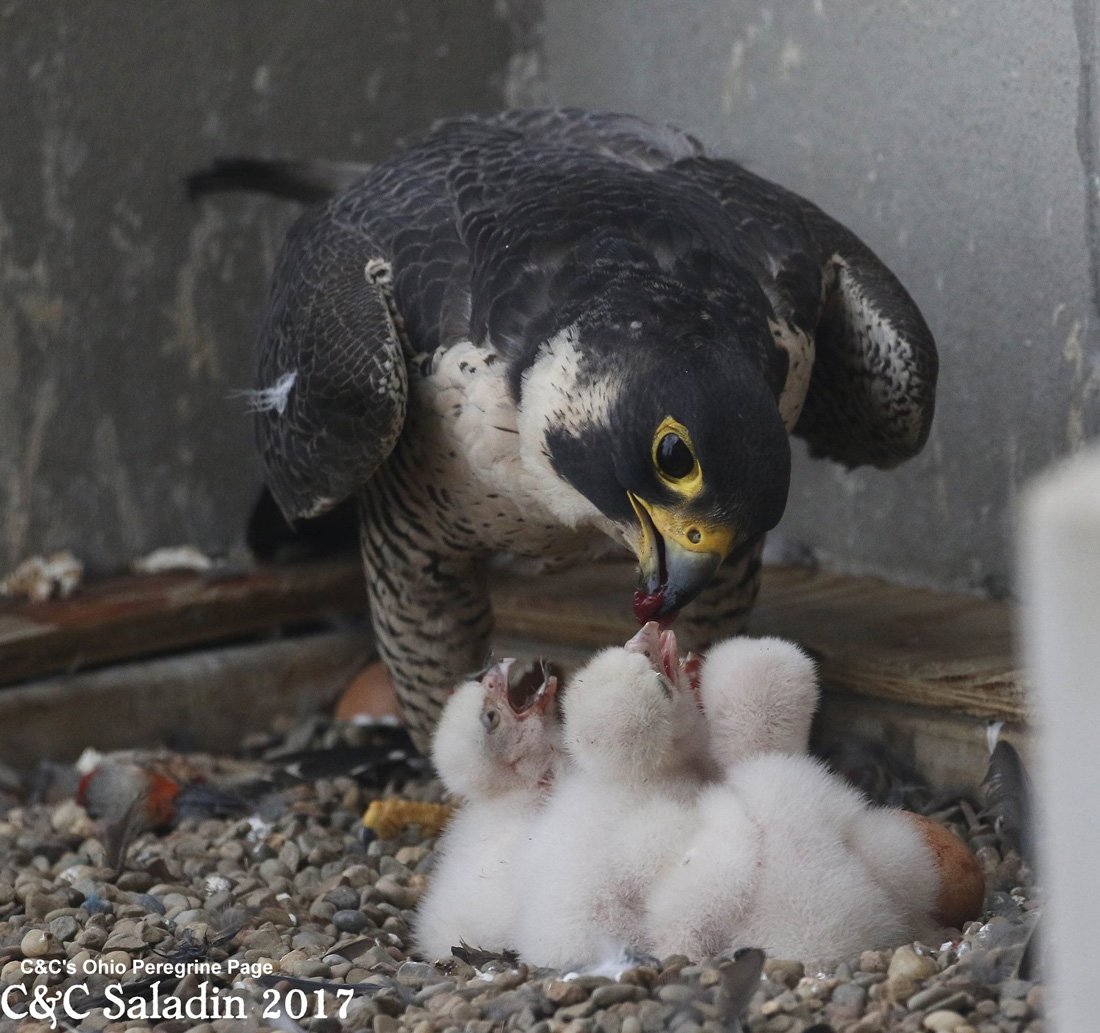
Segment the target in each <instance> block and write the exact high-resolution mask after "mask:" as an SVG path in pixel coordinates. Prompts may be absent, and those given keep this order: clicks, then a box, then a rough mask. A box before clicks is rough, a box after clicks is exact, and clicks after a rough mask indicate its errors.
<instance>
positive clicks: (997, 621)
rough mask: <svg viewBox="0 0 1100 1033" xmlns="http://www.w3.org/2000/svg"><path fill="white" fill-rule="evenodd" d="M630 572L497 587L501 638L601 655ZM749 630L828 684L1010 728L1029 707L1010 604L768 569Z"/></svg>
mask: <svg viewBox="0 0 1100 1033" xmlns="http://www.w3.org/2000/svg"><path fill="white" fill-rule="evenodd" d="M632 584H633V573H632V570H631V568H630V567H629V566H628V565H626V564H603V565H598V566H591V567H588V568H586V569H584V570H581V571H570V572H569V573H567V574H559V575H553V576H549V577H544V578H539V579H538V580H537V581H533V580H531V579H522V578H517V577H504V578H502V579H501V580H500V581H499V582H498V584H497V587H496V591H495V593H494V595H495V599H496V612H497V623H498V627H499V629H500V632H501V633H502V634H510V635H517V636H521V637H526V638H532V639H537V640H540V641H545V642H550V643H554V642H557V643H562V644H566V645H574V646H589V647H595V646H600V645H607V644H608V643H611V642H621V641H623V639H624V637H625V636H626V635H628V634H630V633H631V629H632V627H633V626H634V625H633V621H632V619H631V617H630V613H629V600H630V588H631V586H632ZM750 631H751V633H752V634H755V635H779V636H782V637H783V638H789V639H793V640H794V641H796V642H799V643H801V644H802V645H803V646H805V647H806V648H807V649H809V650H810V651H811V652H813V653H814V655H815V656H816V657H817V658H818V660H819V662H820V664H821V676H822V680H823V682H824V683H825V684H826V685H827V686H829V687H832V688H834V689H839V690H842V691H844V692H847V693H850V694H855V695H860V696H866V697H869V698H872V699H884V700H892V701H894V702H898V703H904V704H915V705H918V706H923V707H931V708H935V709H939V710H944V711H949V712H952V713H956V714H966V715H969V716H972V717H978V718H993V719H998V720H1005V721H1011V722H1022V721H1025V720H1026V718H1027V716H1028V704H1027V698H1026V693H1025V691H1024V687H1023V679H1022V677H1021V675H1020V672H1019V670H1018V668H1017V665H1016V662H1015V648H1014V645H1013V611H1012V608H1011V607H1010V606H1008V605H1007V604H1005V603H999V602H992V601H990V600H987V599H979V598H977V597H974V596H967V595H957V594H951V593H945V592H931V591H925V590H921V589H914V588H905V587H902V586H898V585H892V584H888V583H887V582H884V581H879V580H877V579H874V578H866V577H852V576H849V575H842V574H830V573H826V572H822V571H815V570H809V569H806V568H797V567H767V568H765V572H764V582H763V587H762V589H761V593H760V599H759V601H758V603H757V606H756V610H755V611H754V613H753V617H752V623H751V628H750Z"/></svg>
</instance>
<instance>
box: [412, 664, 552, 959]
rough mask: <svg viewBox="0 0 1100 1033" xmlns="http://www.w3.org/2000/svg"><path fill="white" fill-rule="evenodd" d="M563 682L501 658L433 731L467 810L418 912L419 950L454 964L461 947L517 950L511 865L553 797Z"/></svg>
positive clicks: (455, 700)
mask: <svg viewBox="0 0 1100 1033" xmlns="http://www.w3.org/2000/svg"><path fill="white" fill-rule="evenodd" d="M556 689H557V679H556V677H555V676H553V675H552V674H549V672H548V670H547V669H546V668H545V667H544V666H542V665H541V664H535V665H531V666H529V667H524V666H521V665H519V664H516V663H515V661H513V660H504V661H502V662H501V663H499V664H497V665H495V666H494V667H492V668H490V670H489V671H487V672H486V674H485V675H484V676H483V677H482V679H481V681H470V682H466V683H465V684H463V685H461V686H459V687H458V688H457V689H456V690H455V692H454V694H453V695H452V697H451V698H450V700H448V702H447V706H446V707H445V708H444V710H443V714H442V717H441V718H440V722H439V725H438V727H437V728H436V732H435V737H434V739H433V742H432V761H433V763H434V764H435V766H436V770H437V771H438V772H439V776H440V778H441V779H442V780H443V784H444V785H445V786H446V787H447V789H448V790H449V791H450V792H451V793H454V794H455V795H457V796H460V797H462V799H463V801H464V803H463V806H462V807H461V808H460V809H459V811H458V812H457V814H455V816H454V817H453V818H452V819H451V820H450V822H449V824H448V825H447V827H446V829H445V830H444V832H443V838H442V840H441V842H440V844H439V847H438V861H437V863H436V867H435V870H434V872H433V874H432V877H431V881H430V883H429V885H428V889H427V892H426V893H425V895H424V898H423V899H422V900H421V902H420V905H419V908H418V910H417V919H416V943H417V949H418V950H419V951H420V952H421V953H422V954H424V955H427V956H430V957H448V956H450V953H451V948H452V947H455V946H458V945H459V944H460V943H463V942H465V943H467V944H470V945H471V946H475V947H481V948H485V949H489V950H500V949H502V948H505V947H511V946H512V945H513V942H514V939H515V929H516V925H517V922H518V912H519V907H520V897H519V896H518V895H517V894H518V892H519V890H518V888H517V887H516V886H515V885H514V882H515V881H516V880H514V879H513V870H512V865H513V858H514V854H515V850H516V845H517V841H518V840H519V839H520V838H521V837H522V836H524V835H525V833H526V831H527V829H528V828H529V827H530V824H531V821H532V820H533V817H534V815H535V814H536V813H537V811H538V809H539V807H540V806H541V805H542V802H543V800H544V798H545V796H546V793H547V792H548V791H549V787H550V785H551V783H552V782H553V779H554V777H555V774H556V771H557V768H558V764H559V762H560V760H561V759H562V755H561V752H560V749H559V747H560V728H559V725H558V721H557V718H556V716H555V714H554V708H553V707H552V706H551V702H552V701H553V698H554V694H555V691H556Z"/></svg>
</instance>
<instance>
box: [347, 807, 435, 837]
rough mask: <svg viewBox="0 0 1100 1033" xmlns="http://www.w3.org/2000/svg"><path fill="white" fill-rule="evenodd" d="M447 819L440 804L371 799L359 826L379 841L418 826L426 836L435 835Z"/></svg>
mask: <svg viewBox="0 0 1100 1033" xmlns="http://www.w3.org/2000/svg"><path fill="white" fill-rule="evenodd" d="M450 816H451V808H450V807H448V806H447V805H446V804H442V803H424V802H422V801H420V800H394V799H392V798H391V799H388V800H372V801H371V803H370V806H369V807H368V808H367V810H366V813H365V814H364V815H363V825H364V827H365V828H368V829H370V830H371V831H372V832H373V833H374V834H375V835H376V836H377V837H378V838H379V839H395V838H396V837H397V836H399V835H400V834H401V833H402V832H404V830H405V829H406V828H408V827H409V826H410V825H419V826H420V831H421V832H422V833H423V835H424V836H425V838H426V837H428V836H438V835H439V833H440V832H441V831H442V829H443V826H444V825H445V824H446V822H447V819H448V818H449V817H450Z"/></svg>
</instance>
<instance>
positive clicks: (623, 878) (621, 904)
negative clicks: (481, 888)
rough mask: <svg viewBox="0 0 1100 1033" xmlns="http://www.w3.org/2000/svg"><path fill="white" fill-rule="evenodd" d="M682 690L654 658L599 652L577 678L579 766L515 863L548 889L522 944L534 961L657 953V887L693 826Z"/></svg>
mask: <svg viewBox="0 0 1100 1033" xmlns="http://www.w3.org/2000/svg"><path fill="white" fill-rule="evenodd" d="M680 691H681V690H680V689H678V688H677V687H676V686H674V685H673V684H672V683H671V682H670V680H669V679H668V678H667V677H665V676H664V675H663V674H662V673H659V672H658V671H657V670H655V669H654V666H653V664H652V662H651V660H650V658H648V657H647V656H646V655H645V652H644V651H633V650H628V649H625V648H622V647H616V648H612V649H607V650H604V651H603V652H601V653H599V654H597V655H596V656H595V657H594V658H593V659H592V660H591V661H590V662H589V663H588V664H587V665H586V666H585V667H584V668H582V669H581V670H580V671H579V672H578V673H577V674H576V675H575V676H574V677H573V679H572V680H571V681H570V683H569V687H568V691H567V692H566V693H565V698H564V719H565V720H564V733H563V737H562V738H563V743H564V746H565V749H566V751H567V752H568V754H569V756H570V760H571V763H570V764H569V765H567V766H566V767H565V769H564V770H563V771H562V773H561V775H560V777H559V779H558V781H557V785H556V786H555V789H554V793H553V795H552V797H551V799H550V801H549V802H548V804H547V805H546V807H545V808H544V810H543V811H542V813H541V815H540V816H539V817H538V819H537V820H536V822H535V825H534V828H533V830H532V834H531V837H530V839H529V840H528V841H526V842H525V843H524V844H523V845H522V847H521V849H520V851H519V855H518V857H517V861H516V866H517V870H519V871H522V872H524V876H525V879H526V880H527V881H528V883H529V884H530V885H532V886H535V887H537V889H538V892H537V893H532V894H531V895H530V897H529V899H527V900H526V901H525V906H524V908H523V911H522V914H521V917H520V923H519V935H518V937H517V939H516V944H515V945H516V948H517V950H518V951H519V954H520V956H521V957H522V958H523V959H524V960H525V961H527V962H530V963H533V964H536V965H550V966H559V967H564V966H584V965H590V964H592V963H594V962H596V961H598V960H599V959H600V958H602V957H607V956H608V955H610V954H613V953H615V952H617V951H621V950H624V949H626V950H634V951H638V950H646V949H648V947H649V942H648V936H647V933H646V925H645V914H646V902H647V898H648V894H649V888H650V886H651V884H652V883H653V881H654V880H655V879H656V878H657V877H658V876H659V875H660V874H662V873H663V871H664V870H665V868H666V867H667V865H668V863H669V861H670V860H671V859H672V858H673V856H674V854H675V852H676V849H677V844H679V843H682V842H683V838H684V837H685V836H686V835H687V834H688V833H689V831H690V829H691V819H690V810H691V808H690V806H689V804H690V801H691V800H692V799H693V798H694V796H695V794H696V793H697V792H698V789H699V781H698V779H697V778H696V777H695V776H694V775H692V774H690V773H685V770H684V765H683V760H682V756H681V754H680V751H679V750H678V748H677V733H678V723H677V722H678V718H677V700H676V698H675V697H676V695H677V693H679V692H680Z"/></svg>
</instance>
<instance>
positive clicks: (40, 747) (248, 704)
mask: <svg viewBox="0 0 1100 1033" xmlns="http://www.w3.org/2000/svg"><path fill="white" fill-rule="evenodd" d="M372 656H373V646H372V643H371V638H370V635H369V634H367V633H366V632H365V631H363V630H361V629H360V630H354V629H353V630H347V631H334V632H324V633H321V634H316V635H305V636H299V637H297V638H293V639H285V640H279V641H267V642H260V643H251V644H248V645H235V646H223V647H222V648H219V649H211V650H202V651H195V652H189V653H184V654H182V655H179V656H170V657H163V658H160V659H156V660H141V661H136V662H133V663H126V664H117V665H115V666H112V667H106V668H103V669H101V670H97V671H85V672H82V673H79V674H73V675H62V676H60V677H56V678H43V679H41V680H39V681H34V682H30V683H28V684H26V685H13V686H9V687H8V688H5V689H4V690H3V691H0V759H3V761H4V762H5V763H6V764H10V765H12V766H14V767H16V768H32V767H33V766H34V765H35V764H36V763H38V761H40V760H44V759H50V760H55V761H71V760H73V759H75V758H76V757H77V756H78V755H79V754H80V752H81V751H82V750H83V749H84V748H85V747H87V746H94V747H95V748H96V749H100V750H111V749H125V748H128V747H133V746H158V745H162V744H164V743H175V744H179V745H184V744H190V745H193V746H194V747H196V748H201V749H203V750H206V751H211V752H217V751H221V750H225V751H231V752H232V751H235V750H236V749H238V748H239V746H240V742H241V738H242V737H243V736H244V735H245V734H247V733H248V732H252V731H267V730H269V729H270V728H271V727H272V726H273V724H274V723H276V722H277V721H278V720H279V718H280V717H282V718H283V719H284V720H286V719H290V720H297V719H301V718H304V717H307V716H308V715H310V714H313V713H316V712H317V711H319V710H321V709H322V708H324V707H325V706H326V705H327V704H328V703H330V702H331V701H332V699H333V698H334V697H335V696H336V695H337V694H338V693H339V692H340V691H341V690H342V689H343V688H344V686H345V685H346V684H347V683H348V681H349V679H350V678H351V677H352V676H353V675H354V674H355V672H356V671H358V670H359V669H360V668H361V667H362V666H363V664H365V663H366V662H367V661H368V660H370V658H371V657H372Z"/></svg>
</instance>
